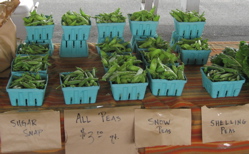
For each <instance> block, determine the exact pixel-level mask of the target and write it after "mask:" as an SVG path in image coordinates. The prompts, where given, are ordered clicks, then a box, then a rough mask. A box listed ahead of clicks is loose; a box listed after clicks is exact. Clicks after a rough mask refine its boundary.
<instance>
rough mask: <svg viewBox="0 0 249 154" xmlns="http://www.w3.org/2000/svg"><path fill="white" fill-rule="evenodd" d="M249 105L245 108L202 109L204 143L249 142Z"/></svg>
mask: <svg viewBox="0 0 249 154" xmlns="http://www.w3.org/2000/svg"><path fill="white" fill-rule="evenodd" d="M248 128H249V104H247V105H244V106H235V107H224V108H207V107H206V106H203V107H202V140H203V143H207V142H218V141H243V140H249V131H248Z"/></svg>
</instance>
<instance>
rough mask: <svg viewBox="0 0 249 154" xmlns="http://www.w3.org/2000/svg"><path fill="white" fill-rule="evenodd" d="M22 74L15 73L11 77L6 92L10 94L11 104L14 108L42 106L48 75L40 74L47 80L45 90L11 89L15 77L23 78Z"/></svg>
mask: <svg viewBox="0 0 249 154" xmlns="http://www.w3.org/2000/svg"><path fill="white" fill-rule="evenodd" d="M21 75H22V73H14V74H12V75H11V77H10V79H9V81H8V84H7V87H6V91H7V92H8V94H9V98H10V103H11V105H12V106H42V104H43V101H44V96H45V92H46V88H47V84H48V75H47V74H44V73H40V75H41V78H42V79H43V80H46V84H45V87H44V89H13V88H10V84H11V82H12V81H13V78H14V76H21Z"/></svg>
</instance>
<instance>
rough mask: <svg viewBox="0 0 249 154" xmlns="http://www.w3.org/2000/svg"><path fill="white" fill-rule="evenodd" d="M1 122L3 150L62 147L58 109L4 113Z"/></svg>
mask: <svg viewBox="0 0 249 154" xmlns="http://www.w3.org/2000/svg"><path fill="white" fill-rule="evenodd" d="M0 123H1V125H0V132H1V142H2V143H1V145H2V148H1V152H27V151H34V150H49V149H58V148H61V128H60V113H59V112H58V111H33V112H28V111H27V112H7V113H2V114H1V115H0ZM13 145H15V146H13Z"/></svg>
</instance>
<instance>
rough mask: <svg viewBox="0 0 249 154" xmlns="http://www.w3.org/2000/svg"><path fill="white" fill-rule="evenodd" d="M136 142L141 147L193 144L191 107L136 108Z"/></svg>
mask: <svg viewBox="0 0 249 154" xmlns="http://www.w3.org/2000/svg"><path fill="white" fill-rule="evenodd" d="M135 143H136V146H137V147H138V148H139V147H151V146H160V145H190V144H191V110H190V109H136V110H135Z"/></svg>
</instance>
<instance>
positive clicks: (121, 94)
mask: <svg viewBox="0 0 249 154" xmlns="http://www.w3.org/2000/svg"><path fill="white" fill-rule="evenodd" d="M110 84H111V90H112V95H113V98H114V100H116V101H124V100H142V99H144V96H145V92H146V88H147V86H148V82H146V83H127V84H114V83H112V82H110Z"/></svg>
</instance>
